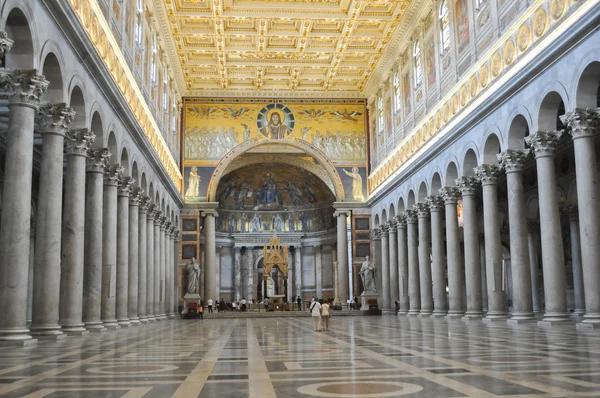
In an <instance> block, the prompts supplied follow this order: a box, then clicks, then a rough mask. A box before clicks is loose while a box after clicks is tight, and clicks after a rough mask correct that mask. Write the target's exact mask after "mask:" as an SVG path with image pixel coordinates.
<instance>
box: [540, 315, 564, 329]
mask: <svg viewBox="0 0 600 398" xmlns="http://www.w3.org/2000/svg"><path fill="white" fill-rule="evenodd" d="M569 315H570V314H569V313H568V312H546V313H545V314H544V318H543V319H542V320H541V321H539V322H538V326H541V327H544V326H556V325H559V324H564V323H571V318H569Z"/></svg>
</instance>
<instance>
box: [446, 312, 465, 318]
mask: <svg viewBox="0 0 600 398" xmlns="http://www.w3.org/2000/svg"><path fill="white" fill-rule="evenodd" d="M464 315H465V313H464V312H462V311H449V312H448V315H447V316H446V319H461V318H462V317H463V316H464Z"/></svg>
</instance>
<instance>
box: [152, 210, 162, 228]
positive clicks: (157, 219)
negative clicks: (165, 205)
mask: <svg viewBox="0 0 600 398" xmlns="http://www.w3.org/2000/svg"><path fill="white" fill-rule="evenodd" d="M154 206H155V207H154V211H153V213H152V214H153V215H154V216H153V218H154V226H155V227H159V226H160V224H161V222H162V221H161V218H162V216H163V212H162V211H160V210H159V207H158V205H154Z"/></svg>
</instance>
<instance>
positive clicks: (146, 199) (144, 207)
mask: <svg viewBox="0 0 600 398" xmlns="http://www.w3.org/2000/svg"><path fill="white" fill-rule="evenodd" d="M142 192H144V190H143V189H142ZM149 204H150V196H146V195H143V194H141V195H140V202H139V208H140V213H146V214H147V213H148V205H149Z"/></svg>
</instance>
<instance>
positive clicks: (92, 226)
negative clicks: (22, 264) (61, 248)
mask: <svg viewBox="0 0 600 398" xmlns="http://www.w3.org/2000/svg"><path fill="white" fill-rule="evenodd" d="M87 155H88V158H87V165H86V181H85V233H84V246H85V248H84V266H83V267H84V269H83V324H84V325H85V328H86V329H87V330H89V331H90V332H103V331H104V325H103V324H102V317H101V314H102V313H101V308H102V306H101V303H102V268H103V258H104V257H103V250H102V243H103V231H104V228H103V219H104V218H103V213H104V210H103V202H104V200H103V194H104V188H103V185H104V169H105V168H106V167H107V166H108V159H109V158H110V152H109V151H108V149H106V148H100V149H89V150H88V151H87Z"/></svg>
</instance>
